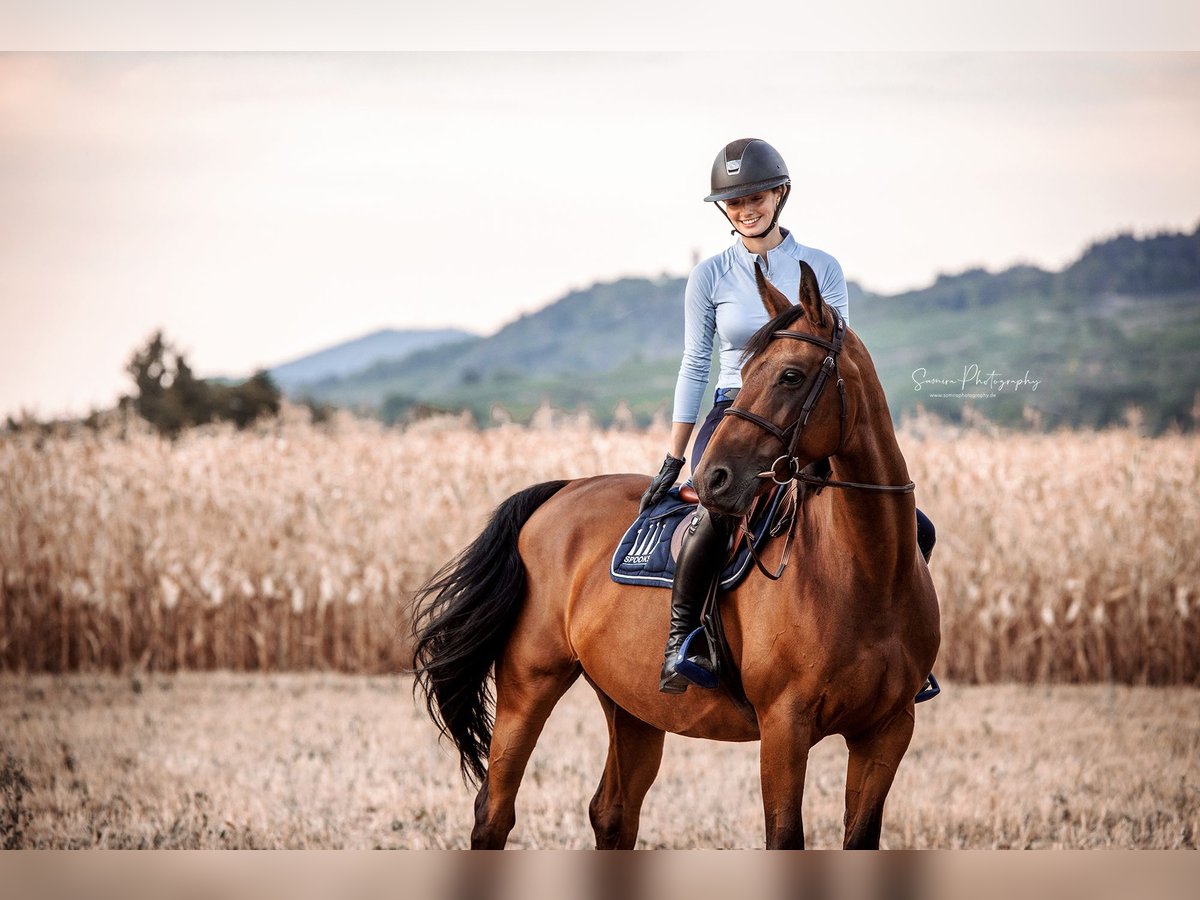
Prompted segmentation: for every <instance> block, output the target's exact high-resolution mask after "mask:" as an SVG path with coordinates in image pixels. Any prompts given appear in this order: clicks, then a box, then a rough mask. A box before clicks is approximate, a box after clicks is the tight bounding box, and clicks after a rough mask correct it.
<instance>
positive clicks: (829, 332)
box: [694, 262, 857, 515]
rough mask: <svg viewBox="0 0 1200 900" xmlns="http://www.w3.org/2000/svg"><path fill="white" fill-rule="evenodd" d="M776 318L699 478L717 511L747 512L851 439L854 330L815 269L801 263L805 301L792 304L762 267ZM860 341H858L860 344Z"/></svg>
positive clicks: (748, 359)
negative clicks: (847, 344) (847, 434)
mask: <svg viewBox="0 0 1200 900" xmlns="http://www.w3.org/2000/svg"><path fill="white" fill-rule="evenodd" d="M755 274H756V277H757V280H758V291H759V295H760V296H761V297H762V302H763V305H764V306H765V307H766V308H767V313H768V314H769V315H770V316H771V321H769V322H768V323H767V324H766V325H764V326H763V327H762V328H760V329H759V330H758V331H757V332H756V333H755V334H754V336H753V337H752V338H751V339H750V341H749V342H748V343H747V345H746V350H745V354H744V355H743V357H742V360H743V365H742V389H741V391H740V392H739V394H738V396H737V400H736V401H735V402H734V404H733V406H732V407H731V408H730V409H728V410H726V413H725V417H724V418H723V420H722V421H721V423H720V426H719V427H718V428H717V430H716V432H715V433H714V434H713V437H712V440H711V441H710V442H709V444H708V448H707V449H706V450H705V451H704V457H703V459H702V460H701V462H700V466H699V468H698V469H697V471H696V475H695V478H694V482H695V485H696V491H697V493H698V494H699V495H700V500H701V502H702V503H703V504H704V505H705V506H707V507H709V508H710V509H712V510H713V511H714V512H718V513H727V514H731V515H741V514H744V513H745V511H746V510H747V509H748V508H749V506H750V503H751V501H752V500H753V499H754V497H755V496H756V495H757V494H759V493H760V492H761V491H763V490H765V489H766V487H767V486H769V485H770V484H771V481H772V479H771V476H770V475H768V474H766V473H768V472H769V471H774V472H775V473H776V478H777V480H780V481H786V480H787V479H788V477H789V476H790V475H794V474H795V473H796V471H798V470H799V469H800V468H802V467H804V466H806V465H808V464H809V463H811V462H813V461H814V460H817V459H821V458H823V457H826V456H832V455H833V454H834V453H836V452H837V450H838V449H839V447H840V445H841V442H842V440H843V435H844V430H845V428H846V424H847V423H846V422H844V421H843V417H844V416H845V415H846V412H847V406H846V399H845V395H844V389H843V385H842V377H841V376H842V372H841V370H840V368H839V366H846V367H847V369H846V371H847V374H849V373H850V371H851V370H853V369H855V367H854V365H853V363H852V362H850V361H849V360H848V359H847V358H845V357H843V356H842V353H841V351H842V346H843V340H844V339H846V338H847V336H848V335H849V337H850V340H852V341H853V336H852V335H850V334H849V332H848V330H847V329H846V326H845V323H844V321H843V320H842V319H841V317H840V316H839V315H838V313H837V311H836V310H834V309H833V308H832V307H830V306H828V305H826V303H825V301H824V300H822V299H821V292H820V290H819V289H818V287H817V278H816V275H815V274H814V272H813V270H812V268H811V267H810V266H809V265H808V264H807V263H805V262H801V263H800V298H799V299H800V302H799V304H797V305H792V303H790V302H789V301H788V299H787V297H785V296H784V295H783V293H782V292H780V291H779V290H777V289H776V288H775V287H774V285H772V284H770V283H769V282H768V281H767V280H766V278H765V277H764V276H763V273H762V270H761V269H757V268H756V270H755ZM855 344H856V345H857V342H856V341H855Z"/></svg>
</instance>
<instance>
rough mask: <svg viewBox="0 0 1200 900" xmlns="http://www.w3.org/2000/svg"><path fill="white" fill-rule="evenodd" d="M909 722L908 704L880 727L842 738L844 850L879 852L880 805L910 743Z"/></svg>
mask: <svg viewBox="0 0 1200 900" xmlns="http://www.w3.org/2000/svg"><path fill="white" fill-rule="evenodd" d="M913 721H914V719H913V705H912V704H911V703H909V705H908V707H907V708H906V709H903V710H901V711H900V712H899V713H898V714H897V715H896V716H895V717H893V718H892V719H891V720H890V721H889V722H887V724H885V725H884V726H883V727H881V728H878V729H876V730H874V731H872V732H869V733H866V734H862V735H855V736H854V737H853V738H850V737H847V738H846V746H847V747H849V748H850V762H849V765H848V768H847V770H846V836H845V838H844V840H843V844H842V845H843V846H844V847H845V848H846V849H847V850H878V849H879V833H880V831H881V830H882V828H883V802H884V801H885V800H886V799H887V795H888V791H889V790H890V789H891V787H892V779H894V778H895V777H896V768H897V767H898V766H899V765H900V760H901V759H902V758H903V757H904V753H905V751H907V750H908V743H909V741H911V740H912V733H913Z"/></svg>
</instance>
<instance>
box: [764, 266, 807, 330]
mask: <svg viewBox="0 0 1200 900" xmlns="http://www.w3.org/2000/svg"><path fill="white" fill-rule="evenodd" d="M801 265H803V263H802V264H801ZM754 280H755V281H757V282H758V296H760V297H762V302H763V306H765V307H766V308H767V315H769V316H770V317H771V318H772V319H773V318H775V317H776V316H779V315H783V313H785V312H787V311H788V310H789V309H791V308H792V302H791V301H790V300H788V298H787V297H786V296H784V294H783V291H781V290H779V289H778V288H777V287H775V285H773V284H771V282H769V281H767V276H766V275H764V274H763V270H762V266H760V265H759V264H758V263H757V262H756V263H755V264H754Z"/></svg>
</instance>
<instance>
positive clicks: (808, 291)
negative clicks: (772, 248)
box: [800, 260, 825, 328]
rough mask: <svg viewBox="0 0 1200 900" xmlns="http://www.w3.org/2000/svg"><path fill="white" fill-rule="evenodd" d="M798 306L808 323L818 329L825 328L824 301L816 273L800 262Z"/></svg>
mask: <svg viewBox="0 0 1200 900" xmlns="http://www.w3.org/2000/svg"><path fill="white" fill-rule="evenodd" d="M800 305H801V306H803V307H804V314H805V315H806V316H808V318H809V321H810V322H812V323H813V324H814V325H817V326H818V327H821V328H824V327H825V301H824V300H823V299H822V298H821V289H820V288H819V287H817V273H816V272H814V271H813V270H812V266H810V265H809V264H808V263H806V262H805V261H804V260H800Z"/></svg>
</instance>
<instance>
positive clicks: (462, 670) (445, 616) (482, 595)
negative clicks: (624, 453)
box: [413, 481, 567, 782]
mask: <svg viewBox="0 0 1200 900" xmlns="http://www.w3.org/2000/svg"><path fill="white" fill-rule="evenodd" d="M565 484H567V482H566V481H547V482H544V483H542V484H535V485H534V486H533V487H528V488H526V489H525V490H523V491H520V492H519V493H516V494H513V495H512V496H511V497H509V498H508V499H507V500H505V501H504V502H503V503H501V504H500V505H499V506H498V507H497V508H496V511H495V512H494V513H492V517H491V519H490V520H489V521H488V524H487V527H485V528H484V529H483V532H482V533H481V534H480V535H479V537H477V538H475V540H474V542H473V543H472V544H471V545H470V546H469V547H467V548H466V549H465V550H463V551H462V552H461V553H460V554H459V555H458V556H456V557H455V558H454V559H452V560H450V562H448V563H446V565H444V566H443V567H442V568H441V569H439V570H438V572H437V573H435V574H434V576H433V577H432V578H431V579H430V580H429V581H428V582H427V583H426V584H425V586H424V587H422V588H421V589H420V590H419V591H417V593H416V596H415V598H414V601H413V609H414V614H413V630H414V633H415V635H416V649H415V650H414V652H413V656H414V672H415V675H416V684H415V686H414V691H415V690H416V689H417V688H420V689H421V690H422V691H423V692H424V694H425V706H426V708H427V709H428V710H429V715H430V716H431V717H432V718H433V721H434V722H435V723H436V724H437V726H438V728H439V729H441V732H442V734H444V735H446V736H447V737H449V738H450V739H451V740H452V741H454V744H455V746H456V747H458V752H459V756H460V765H461V766H462V771H463V777H464V778H469V779H473V780H475V781H476V782H482V780H483V778H484V776H485V775H486V773H487V766H486V761H487V755H488V747H489V745H490V744H491V740H492V725H493V712H492V710H493V707H494V706H495V698H494V697H493V695H492V690H491V685H490V684H489V681H490V676H491V674H492V667H493V665H494V664H495V662H496V660H498V659H499V658H500V654H501V653H503V652H504V647H505V645H507V643H508V638H509V634H510V633H511V632H512V629H513V626H514V624H515V623H516V621H517V614H518V613H519V612H520V610H521V603H522V601H523V600H524V598H525V564H524V563H523V562H522V561H521V557H520V555H519V554H518V553H517V536H518V534H519V533H520V531H521V528H522V527H523V526H524V525H525V523H526V522H527V521H528V520H529V517H530V516H532V515H533V513H534V511H535V510H536V509H537V508H538V507H539V506H541V505H542V504H543V503H545V502H546V501H547V500H549V499H550V498H551V497H552V496H554V494H556V493H558V491H559V490H561V489H562V487H563V485H565Z"/></svg>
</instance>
